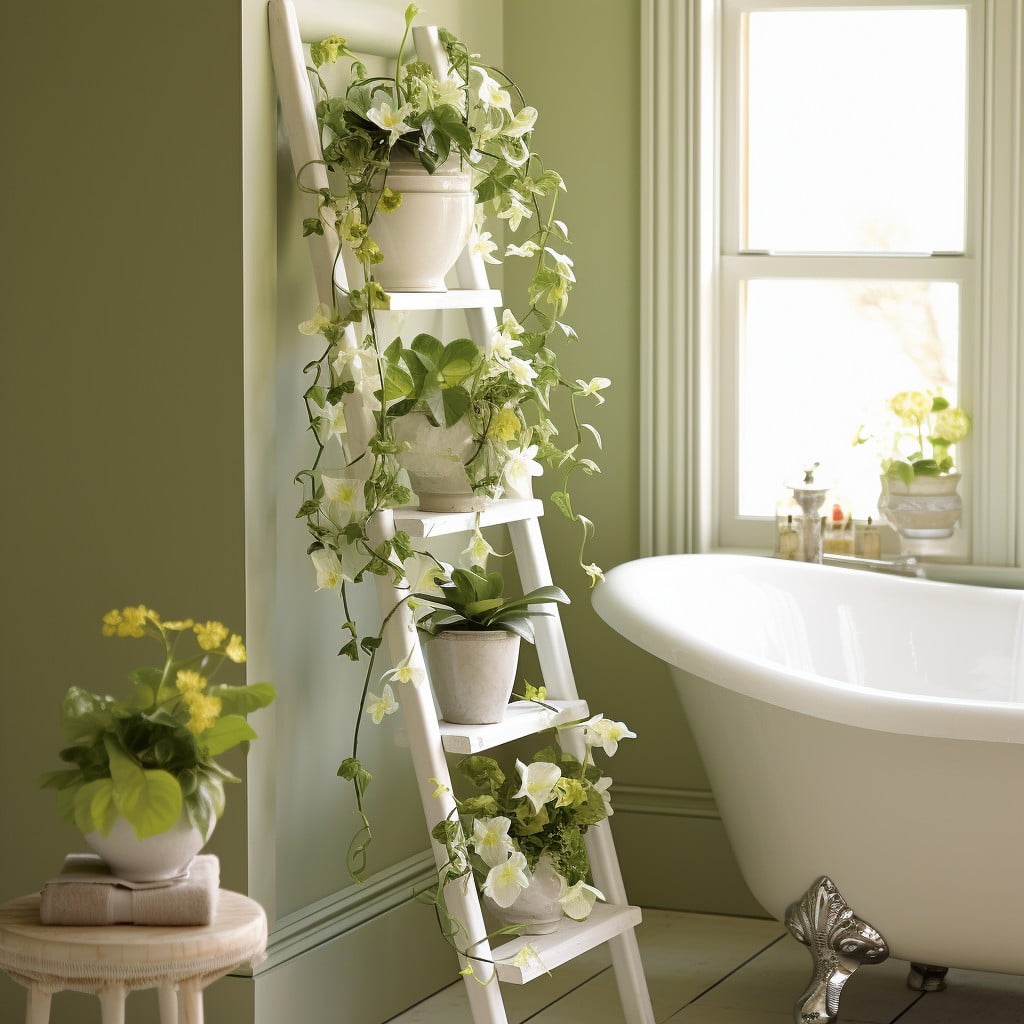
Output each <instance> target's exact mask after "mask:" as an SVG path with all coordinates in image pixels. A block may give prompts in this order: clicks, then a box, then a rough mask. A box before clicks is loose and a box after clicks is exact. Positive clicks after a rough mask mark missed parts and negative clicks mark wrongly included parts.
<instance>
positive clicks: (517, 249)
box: [505, 242, 540, 259]
mask: <svg viewBox="0 0 1024 1024" xmlns="http://www.w3.org/2000/svg"><path fill="white" fill-rule="evenodd" d="M539 252H540V246H539V245H538V244H537V243H536V242H523V244H522V245H514V244H513V243H511V242H510V243H509V244H508V245H506V246H505V255H506V256H522V257H523V258H524V259H529V258H530V257H531V256H536V255H537V253H539Z"/></svg>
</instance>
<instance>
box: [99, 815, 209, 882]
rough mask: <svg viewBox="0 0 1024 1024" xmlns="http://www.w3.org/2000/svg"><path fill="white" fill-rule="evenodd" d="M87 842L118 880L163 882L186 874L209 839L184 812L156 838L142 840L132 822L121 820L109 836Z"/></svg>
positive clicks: (148, 837) (120, 818)
mask: <svg viewBox="0 0 1024 1024" xmlns="http://www.w3.org/2000/svg"><path fill="white" fill-rule="evenodd" d="M210 831H211V832H212V831H213V830H212V828H211V830H210ZM207 838H209V837H207ZM85 841H86V843H87V844H88V845H89V847H90V848H91V849H92V850H93V851H94V852H96V853H98V854H99V855H100V856H101V857H102V858H103V859H104V860H105V861H106V862H107V866H108V867H109V868H110V870H111V872H112V873H113V874H114V875H116V876H117V877H118V878H123V879H125V880H126V881H129V882H159V881H165V880H167V879H171V878H177V877H178V876H179V875H182V874H184V872H185V871H186V869H187V868H188V866H189V864H191V863H192V858H193V857H195V855H196V854H197V853H198V852H199V851H200V850H201V849H202V848H203V845H204V844H205V842H206V839H204V838H203V834H202V833H201V832H200V831H199V829H197V828H196V827H195V826H194V825H192V824H190V823H189V820H188V817H187V816H186V814H185V812H184V810H183V811H182V812H181V817H180V818H179V819H178V821H177V823H176V824H175V825H174V826H173V827H172V828H169V829H168V830H167V831H166V832H160V833H159V834H157V835H155V836H147V838H145V839H139V838H138V836H136V835H135V829H134V828H133V827H132V825H131V824H130V823H129V822H128V820H127V819H126V818H122V817H118V818H117V820H116V821H115V822H114V825H113V827H112V828H111V830H110V832H109V833H108V834H107V835H105V836H104V835H101V834H100V833H99V832H90V833H88V835H86V836H85Z"/></svg>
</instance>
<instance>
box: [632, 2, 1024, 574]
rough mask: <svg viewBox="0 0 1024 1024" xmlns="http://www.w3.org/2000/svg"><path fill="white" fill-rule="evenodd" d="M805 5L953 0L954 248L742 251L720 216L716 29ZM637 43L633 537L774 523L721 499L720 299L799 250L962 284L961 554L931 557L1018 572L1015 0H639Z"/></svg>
mask: <svg viewBox="0 0 1024 1024" xmlns="http://www.w3.org/2000/svg"><path fill="white" fill-rule="evenodd" d="M816 6H824V7H828V8H832V9H835V8H837V7H840V6H849V7H858V8H864V7H883V8H884V7H904V6H924V7H936V6H945V7H959V8H962V9H966V10H967V12H968V26H969V27H968V40H969V41H968V46H969V58H968V66H969V71H968V75H969V80H970V85H969V100H968V103H969V113H968V132H969V139H968V161H969V166H968V169H967V171H968V200H967V201H968V207H967V218H966V238H965V251H964V253H963V254H962V255H939V256H928V257H910V256H874V255H870V256H834V257H827V258H826V257H819V256H814V257H800V256H764V255H757V254H752V253H744V252H742V251H741V250H740V249H739V246H738V241H739V229H738V225H737V224H735V223H729V222H728V220H727V219H723V218H721V217H720V216H719V205H720V204H719V202H718V196H719V195H721V194H725V193H724V190H725V189H730V190H734V191H732V194H733V195H736V194H737V191H735V190H738V181H737V180H736V177H735V175H736V170H735V169H736V168H737V167H738V160H737V159H736V157H737V155H738V154H737V152H736V149H737V148H738V143H737V142H736V141H735V140H737V139H738V131H737V117H738V115H737V113H735V112H736V111H737V104H736V103H735V102H732V103H731V105H730V100H731V99H732V96H733V95H734V94H730V92H729V90H728V89H726V88H723V80H724V79H723V76H724V75H728V74H729V73H730V70H731V71H732V76H731V77H732V80H733V81H735V80H736V75H735V62H736V60H737V50H736V48H735V47H730V46H729V45H727V44H728V40H729V39H730V38H732V39H736V38H737V32H736V24H735V22H734V21H733V20H731V19H736V18H738V17H739V16H740V14H741V13H742V12H743V11H747V10H771V9H786V8H789V9H793V8H808V7H816ZM642 46H643V60H644V67H645V71H646V74H645V80H644V83H643V110H644V122H643V132H644V148H645V156H646V162H645V168H646V174H645V177H644V179H643V180H642V196H641V206H642V223H643V238H642V246H641V279H642V288H643V296H642V310H643V324H642V337H643V349H642V359H641V409H642V424H641V425H642V440H641V453H640V456H641V457H640V466H641V527H642V535H641V545H642V549H643V552H644V553H664V552H668V551H708V550H716V549H730V550H735V549H749V550H759V551H767V550H770V548H771V525H772V524H771V522H770V521H767V520H765V521H760V522H758V521H750V520H742V519H739V518H738V517H737V516H735V515H734V514H733V513H732V509H734V508H735V495H736V482H735V467H736V441H737V430H736V428H735V414H734V412H733V411H732V410H734V409H735V401H736V384H737V374H736V360H737V344H738V340H739V323H738V318H737V317H736V316H735V314H732V315H730V316H722V314H721V309H723V308H729V309H730V310H736V309H738V304H737V302H736V295H737V289H738V284H739V282H740V281H741V280H742V279H744V278H745V277H766V276H772V277H775V276H803V275H804V274H805V273H806V271H807V269H808V263H807V262H806V261H807V260H808V259H809V260H813V261H814V271H813V275H812V276H815V277H846V276H854V277H870V276H872V273H877V272H880V271H882V270H884V271H885V275H884V276H887V277H894V276H896V277H904V278H914V279H919V280H920V279H923V280H927V279H936V280H953V281H956V282H958V283H959V285H960V291H961V307H960V318H961V324H960V326H961V339H960V349H959V352H960V367H959V395H960V401H961V402H962V403H963V404H964V405H965V407H967V408H968V409H969V410H970V411H971V412H972V413H973V417H974V426H975V429H974V433H973V435H972V438H971V440H970V442H968V443H965V444H964V445H963V446H962V448H963V451H962V453H961V454H962V456H963V458H962V461H963V462H964V468H965V479H964V482H963V484H962V485H961V493H962V494H963V496H964V499H965V501H964V504H965V516H964V521H963V525H962V528H961V538H960V547H959V550H958V552H956V554H957V555H958V557H959V558H960V560H961V562H962V563H963V564H962V566H961V567H959V568H957V567H955V566H947V567H945V569H944V574H945V575H947V576H948V577H949V578H962V579H972V580H978V581H986V582H1016V581H1017V580H1019V579H1020V578H1021V573H1019V572H1017V571H1016V570H1019V569H1020V568H1021V565H1022V553H1024V515H1022V510H1024V473H1022V466H1024V444H1022V439H1021V438H1020V425H1021V422H1022V417H1021V415H1020V414H1019V412H1018V408H1019V407H1022V406H1024V360H1022V359H1021V347H1022V325H1024V316H1022V291H1024V273H1022V270H1024V259H1022V251H1024V224H1022V189H1021V186H1022V167H1024V100H1022V83H1024V0H856V2H855V3H850V4H848V5H847V4H842V5H840V4H837V3H834V2H832V3H822V2H821V0H692V2H689V3H686V4H683V5H679V4H678V3H676V0H644V18H643V32H642ZM730 61H731V62H732V66H731V67H730ZM730 109H731V110H732V111H733V113H732V114H731V115H730ZM730 147H732V148H730ZM730 175H731V176H730ZM726 205H727V204H726ZM734 206H735V204H734ZM780 483H781V481H780ZM982 567H989V568H988V569H983V568H982ZM1007 573H1008V574H1009V575H1007Z"/></svg>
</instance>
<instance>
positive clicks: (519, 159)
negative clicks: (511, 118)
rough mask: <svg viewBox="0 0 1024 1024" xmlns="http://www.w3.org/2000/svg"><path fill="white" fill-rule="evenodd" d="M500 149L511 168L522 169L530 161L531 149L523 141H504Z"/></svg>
mask: <svg viewBox="0 0 1024 1024" xmlns="http://www.w3.org/2000/svg"><path fill="white" fill-rule="evenodd" d="M498 149H500V150H501V155H502V158H503V159H504V161H505V163H507V164H508V165H509V167H522V166H523V164H525V163H526V161H527V160H529V159H530V149H529V147H528V146H527V145H526V143H525V142H523V140H522V139H502V140H501V141H500V142H499V143H498Z"/></svg>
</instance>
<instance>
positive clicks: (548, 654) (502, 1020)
mask: <svg viewBox="0 0 1024 1024" xmlns="http://www.w3.org/2000/svg"><path fill="white" fill-rule="evenodd" d="M338 6H339V10H341V11H345V10H347V11H348V12H349V15H350V16H351V17H352V18H357V16H361V17H359V18H357V20H360V21H361V22H362V25H359V24H355V25H339V26H325V25H323V23H322V20H321V21H320V23H319V24H315V25H309V26H303V27H304V28H305V29H306V35H305V36H304V34H303V32H302V31H301V30H300V26H299V22H298V19H297V17H296V13H295V10H294V8H293V6H292V4H291V2H290V0H270V3H269V15H270V39H271V49H272V54H273V61H274V71H275V74H276V77H277V86H278V92H279V94H280V98H281V108H282V112H283V117H284V123H285V128H286V131H287V134H288V140H289V145H290V148H291V152H292V161H293V165H294V167H295V169H296V171H298V169H299V168H301V167H304V168H305V170H304V171H303V175H304V177H303V180H304V182H307V183H310V184H312V185H313V187H314V188H320V187H326V185H327V177H326V171H325V169H324V168H323V166H322V165H320V164H317V163H316V161H319V160H322V153H321V151H320V141H319V132H318V130H317V125H316V116H315V112H314V107H313V99H312V91H311V89H310V83H309V81H308V78H307V72H306V59H305V54H304V50H303V42H304V40H305V41H306V42H308V41H310V40H311V39H317V38H322V37H323V36H326V35H328V34H330V33H331V32H335V31H338V29H339V28H341V29H347V31H345V35H346V38H347V39H348V41H349V45H350V46H351V47H353V48H354V49H356V50H357V51H358V50H360V49H362V50H364V51H365V52H372V53H376V54H380V55H383V56H388V57H391V58H394V57H395V54H394V53H383V54H382V46H381V38H382V36H383V35H384V33H383V32H382V31H381V28H382V26H381V24H380V22H381V20H382V19H389V17H390V12H382V11H380V10H379V9H376V10H374V11H373V13H372V15H371V14H369V13H368V11H367V8H366V5H365V4H355V3H350V4H347V5H346V4H339V5H338ZM321 18H322V14H321ZM361 28H363V29H364V31H363V34H362V35H361V34H360V29H361ZM400 35H401V31H400V23H399V30H398V31H397V32H396V33H395V35H394V38H395V40H397V39H398V38H399V37H400ZM413 38H414V42H415V46H416V54H417V57H418V59H419V60H423V61H426V62H427V63H429V64H431V65H432V66H433V67H434V68H435V70H436V71H438V72H439V73H440V71H441V69H443V70H444V71H445V72H446V71H447V69H448V66H447V60H446V57H445V55H444V51H443V49H442V47H441V45H440V43H439V41H438V35H437V30H436V28H416V29H413ZM318 177H319V180H318ZM312 202H313V203H314V204H315V199H314V200H312ZM314 214H315V209H312V210H311V212H310V214H309V215H314ZM333 236H334V232H327V233H326V234H325V235H322V236H321V235H315V234H314V235H310V236H309V241H310V248H311V255H312V259H313V272H314V276H315V278H316V285H317V292H318V295H319V299H320V301H321V302H324V303H327V304H332V300H333V296H334V288H335V287H338V288H340V289H344V290H347V289H348V283H347V280H346V279H345V269H344V265H343V263H342V261H341V260H340V259H337V258H336V257H337V249H338V242H337V238H336V237H333ZM455 272H456V275H457V279H458V282H459V288H458V289H453V290H451V291H449V292H448V293H447V294H431V295H424V294H411V293H395V294H393V295H392V296H391V308H392V309H410V310H411V309H440V308H449V309H451V308H461V309H465V310H466V319H467V323H468V327H469V331H470V333H471V335H472V337H473V340H474V341H475V342H476V343H477V344H478V345H480V346H481V347H482V348H483V347H485V346H486V345H487V342H488V340H489V338H490V337H491V335H492V333H493V332H494V330H495V328H496V326H497V321H496V317H495V312H494V310H495V307H496V306H500V305H501V304H502V300H501V295H500V293H499V292H497V291H495V290H494V289H492V288H491V287H490V284H489V283H488V280H487V272H486V268H485V267H484V263H483V260H482V259H481V258H480V257H478V256H474V255H473V254H472V253H471V252H470V251H469V247H468V246H467V248H466V250H465V251H464V252H463V254H462V255H461V256H460V257H459V261H458V263H457V264H456V267H455ZM349 330H351V328H349ZM346 417H347V419H348V423H349V436H350V439H352V440H354V441H355V443H356V446H357V447H358V445H359V444H360V442H365V440H366V438H368V437H369V431H370V429H371V424H370V423H369V422H368V421H365V420H364V423H363V425H362V427H361V428H360V426H359V424H358V422H353V421H354V420H356V421H358V417H353V416H349V415H348V410H347V409H346ZM353 428H355V429H353ZM358 429H363V430H366V431H367V433H366V437H362V438H360V437H358V436H357V437H355V438H353V434H354V433H355V430H358ZM543 512H544V508H543V504H542V503H541V502H540V501H537V500H534V499H517V500H511V499H510V500H503V501H499V502H496V503H494V504H493V505H492V507H491V508H489V509H488V510H487V511H486V512H484V513H482V514H481V518H480V525H481V526H482V527H486V526H492V525H496V524H499V523H501V524H507V526H508V530H509V534H510V536H511V540H512V547H513V552H514V555H515V559H516V564H517V567H518V570H519V576H520V580H521V582H522V586H523V590H524V592H527V591H529V590H532V589H534V588H536V587H540V586H544V585H546V584H550V583H551V573H550V569H549V568H548V560H547V554H546V552H545V549H544V541H543V539H542V537H541V532H540V523H539V518H540V516H541V515H543ZM473 526H474V515H473V514H452V515H447V514H442V513H436V512H419V511H415V510H409V509H398V510H394V511H385V512H382V513H380V514H379V515H378V516H377V517H375V521H374V532H375V533H376V536H373V537H372V538H371V539H372V540H373V542H374V543H379V542H380V541H382V540H385V539H387V538H389V537H391V536H393V535H394V533H395V531H396V530H404V531H405V532H406V533H408V534H409V536H410V537H412V538H424V537H437V536H440V535H443V534H451V533H458V532H464V531H468V530H471V529H472V528H473ZM375 579H376V583H377V589H378V597H379V599H380V606H381V608H382V609H384V610H390V609H391V608H392V607H394V605H395V604H396V603H398V602H399V601H400V599H401V598H402V597H404V596H405V594H406V593H407V591H403V590H401V589H399V588H397V587H395V586H394V585H393V583H392V582H391V581H390V580H389V579H388V578H385V577H376V578H375ZM412 627H413V619H412V613H411V612H409V611H408V609H407V607H406V606H405V605H404V604H403V605H402V608H401V610H400V611H399V612H398V613H396V614H395V615H394V616H393V617H392V619H391V621H390V623H389V627H388V630H387V634H386V638H385V639H386V641H387V643H388V646H389V649H390V654H391V657H392V659H393V660H392V664H398V663H399V662H400V661H401V660H402V659H403V658H405V657H406V655H407V654H410V650H409V648H410V644H412V645H413V650H412V651H411V662H412V664H414V665H417V666H422V655H421V652H420V651H419V645H418V641H417V640H416V639H415V638H416V630H415V628H412ZM535 629H536V644H537V653H538V657H539V659H540V664H541V671H542V674H543V678H544V684H545V686H546V687H547V692H548V695H549V698H550V701H549V703H551V704H553V705H554V706H555V707H556V708H558V710H557V711H556V712H553V711H549V710H546V709H544V708H541V707H538V706H536V705H530V704H526V703H525V702H524V703H523V704H521V705H513V706H510V708H509V713H508V714H507V715H506V717H505V721H504V722H502V723H500V724H498V725H486V726H464V725H460V726H456V725H452V724H449V723H448V722H439V721H438V719H437V713H436V711H435V709H434V702H433V699H432V696H431V693H430V691H429V688H428V687H426V686H407V687H400V688H399V695H400V704H401V708H402V715H403V718H404V721H405V728H406V732H407V735H408V738H409V748H410V752H411V756H412V759H413V764H414V767H415V771H416V777H417V779H418V780H419V786H420V797H421V800H422V803H423V813H424V817H425V819H426V826H427V832H428V834H429V831H430V829H432V828H433V827H434V826H435V825H436V824H437V823H438V822H440V821H442V820H444V819H445V818H447V817H448V816H449V815H450V814H451V813H452V812H453V811H454V801H453V800H452V799H451V796H450V795H449V794H444V795H442V797H441V798H437V797H435V796H434V792H435V788H436V783H435V782H434V781H431V780H432V779H434V780H440V781H442V782H445V783H446V784H448V785H449V788H450V781H451V780H450V774H449V770H448V764H447V761H446V757H445V753H446V751H448V752H451V753H457V754H467V753H476V752H479V751H483V750H487V749H490V748H492V747H496V746H499V745H500V744H502V743H506V742H508V741H510V740H514V739H517V738H520V737H523V736H528V735H531V734H533V733H535V732H539V731H541V730H543V729H546V728H550V727H551V726H552V725H554V724H556V723H560V722H566V721H572V720H574V719H579V718H584V717H587V716H588V714H589V711H588V709H587V705H586V702H585V701H582V700H580V698H579V695H578V694H577V692H576V684H575V681H574V679H573V674H572V667H571V665H570V663H569V653H568V650H567V648H566V644H565V634H564V633H563V631H562V625H561V620H560V619H559V618H558V615H557V612H556V613H555V614H554V615H550V616H544V617H541V618H539V619H537V620H536V624H535ZM410 638H411V639H410ZM563 741H564V742H563V745H564V746H565V747H566V748H567V749H568V750H569V751H570V752H571V753H573V754H575V755H576V756H577V757H580V758H582V756H583V754H584V746H583V741H582V737H581V736H580V735H579V730H574V731H571V732H568V733H565V734H563ZM433 848H434V853H435V855H436V857H437V860H438V866H439V867H440V866H441V865H442V864H445V863H447V857H446V854H445V851H444V849H443V848H442V847H441V846H440V845H439V844H437V843H433ZM587 852H588V854H589V857H590V864H591V871H592V873H593V877H594V882H595V884H596V885H597V887H598V888H599V889H601V891H602V892H603V893H604V895H605V896H606V897H607V903H605V904H600V903H599V904H598V905H597V906H595V908H594V910H593V912H592V913H591V915H590V917H589V918H588V919H587V920H586V921H583V922H575V921H572V920H569V919H568V918H566V919H565V920H564V921H563V922H562V924H561V925H560V927H559V928H558V930H557V931H555V932H553V933H552V934H550V935H537V936H530V937H529V939H528V941H529V943H530V945H532V946H533V947H534V948H535V949H536V950H537V953H538V954H539V957H540V960H541V962H542V964H543V967H541V966H537V965H526V966H516V965H514V964H513V962H512V960H513V958H514V957H515V955H516V954H517V953H518V952H519V951H520V949H521V948H522V946H523V943H524V941H527V940H525V939H524V938H521V937H519V938H515V939H513V940H512V941H511V942H508V943H506V944H504V945H502V946H498V947H496V948H491V947H490V946H489V943H488V941H487V939H486V935H487V929H486V927H485V925H484V921H483V915H482V913H481V909H480V901H479V898H478V896H477V893H476V891H475V887H474V886H472V885H468V886H463V885H461V884H453V885H452V886H450V887H449V892H448V894H447V899H448V906H449V910H450V912H451V913H452V914H454V915H455V917H457V918H458V920H459V921H460V922H461V923H462V924H463V926H464V927H465V929H466V931H467V933H468V944H469V948H471V949H472V950H473V951H474V953H476V954H478V955H479V956H480V957H481V958H482V959H483V960H484V961H494V963H495V965H496V967H495V968H494V969H495V970H496V972H497V976H498V980H499V981H501V982H508V983H512V984H523V983H525V982H528V981H531V980H532V979H533V978H535V977H537V976H538V975H540V974H543V973H545V971H546V970H553V969H554V968H556V967H558V966H559V965H560V964H563V963H565V962H566V961H568V960H571V959H572V958H574V957H576V956H579V955H580V954H581V953H584V952H586V951H587V950H589V949H593V948H594V947H595V946H598V945H600V944H601V943H604V942H607V943H608V945H609V947H610V951H611V956H612V963H613V966H614V969H615V976H616V980H617V982H618V987H619V993H620V997H621V1000H622V1006H623V1010H624V1013H625V1019H626V1021H627V1024H654V1014H653V1011H652V1010H651V1002H650V997H649V995H648V992H647V983H646V980H645V979H644V974H643V967H642V965H641V962H640V954H639V950H638V948H637V942H636V933H635V931H634V929H635V927H636V925H637V924H639V923H640V918H641V915H640V910H639V908H637V907H631V906H629V905H628V904H627V902H626V893H625V889H624V887H623V884H622V874H621V871H620V870H619V863H618V859H617V857H616V855H615V847H614V844H613V842H612V834H611V830H610V827H609V824H608V822H607V821H604V822H602V823H601V824H600V825H597V826H595V827H593V828H591V829H590V830H589V832H588V835H587ZM475 969H476V972H477V974H478V976H480V977H481V978H482V979H486V978H488V976H489V975H488V971H489V970H490V968H489V967H488V966H487V963H486V962H485V963H483V964H481V963H480V962H476V963H475ZM466 987H467V993H468V996H469V1003H470V1007H471V1010H472V1014H473V1020H474V1021H475V1022H476V1024H507V1020H508V1018H507V1016H506V1013H505V1007H504V1004H503V1002H502V997H501V987H500V986H499V985H495V984H489V985H481V984H479V983H478V982H477V981H475V980H473V979H472V978H467V979H466Z"/></svg>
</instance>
